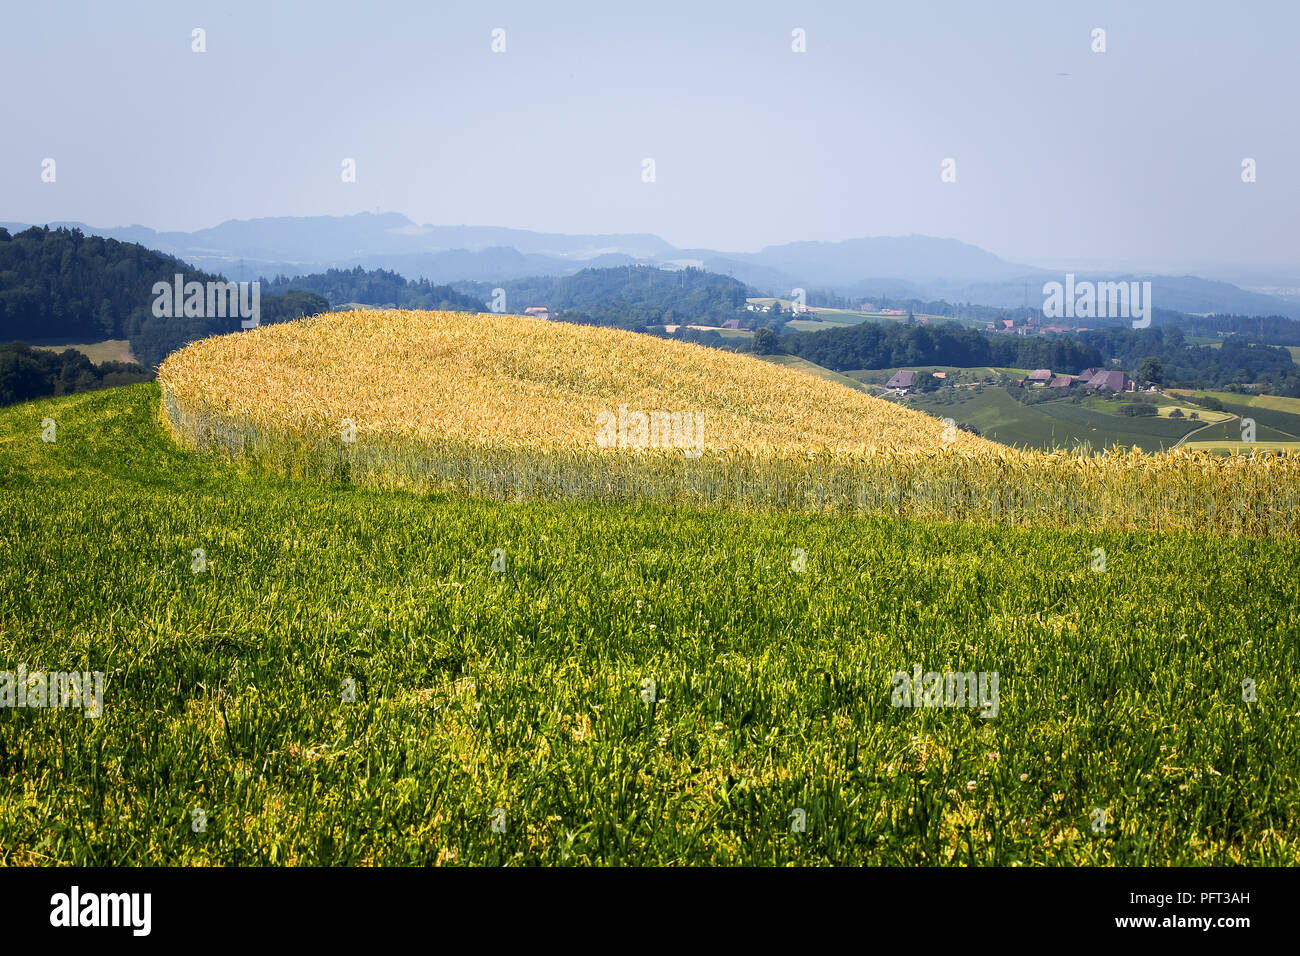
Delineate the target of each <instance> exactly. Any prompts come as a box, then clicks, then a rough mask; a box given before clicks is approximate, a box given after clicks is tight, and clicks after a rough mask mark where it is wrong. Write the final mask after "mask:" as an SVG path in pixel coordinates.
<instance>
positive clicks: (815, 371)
mask: <svg viewBox="0 0 1300 956" xmlns="http://www.w3.org/2000/svg"><path fill="white" fill-rule="evenodd" d="M755 357H756V358H760V359H762V360H763V361H765V362H771V363H772V364H773V365H782V366H784V367H786V368H793V369H797V370H798V371H800V372H807V373H808V374H809V375H816V376H817V377H818V378H824V379H826V380H827V381H828V382H838V383H839V384H840V385H843V386H845V387H846V388H852V389H856V390H857V391H859V392H870V391H871V389H869V388H868V387H867V386H865V385H864V384H863V383H862V382H860V381H857V380H856V379H852V378H849V377H848V376H847V375H841V374H840V373H839V372H832V371H831V370H830V369H828V368H824V367H822V366H821V365H818V364H816V363H815V362H810V361H808V360H807V359H805V358H799V356H797V355H758V356H755Z"/></svg>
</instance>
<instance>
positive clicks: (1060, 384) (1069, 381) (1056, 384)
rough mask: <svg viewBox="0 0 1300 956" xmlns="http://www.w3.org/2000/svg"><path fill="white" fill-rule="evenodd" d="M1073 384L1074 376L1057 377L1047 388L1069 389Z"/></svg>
mask: <svg viewBox="0 0 1300 956" xmlns="http://www.w3.org/2000/svg"><path fill="white" fill-rule="evenodd" d="M1073 384H1074V376H1072V375H1058V376H1056V377H1055V378H1053V379H1052V381H1051V382H1050V383H1049V384H1048V386H1047V387H1048V388H1069V387H1070V386H1071V385H1073Z"/></svg>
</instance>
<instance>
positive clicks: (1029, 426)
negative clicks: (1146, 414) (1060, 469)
mask: <svg viewBox="0 0 1300 956" xmlns="http://www.w3.org/2000/svg"><path fill="white" fill-rule="evenodd" d="M952 391H953V392H954V393H955V394H950V393H949V391H948V390H944V391H943V392H939V393H935V392H931V393H923V394H919V395H916V396H909V397H908V405H909V407H912V408H916V409H918V410H920V411H923V412H927V413H928V414H931V415H935V416H937V417H939V418H951V419H953V421H955V422H958V423H960V424H963V425H973V426H974V427H976V428H978V429H979V432H980V434H981V435H983V436H984V437H985V438H991V439H993V440H994V441H999V442H1002V443H1003V444H1007V445H1015V446H1018V447H1021V448H1042V449H1051V448H1074V447H1076V446H1078V445H1081V444H1084V443H1087V444H1089V445H1091V446H1092V448H1093V449H1094V450H1098V451H1100V450H1102V449H1105V448H1112V447H1114V446H1116V445H1124V446H1128V447H1132V446H1137V447H1139V448H1143V449H1145V450H1147V451H1158V450H1161V449H1167V448H1170V447H1172V446H1173V445H1174V443H1176V442H1177V441H1178V439H1179V438H1181V437H1182V436H1183V435H1185V434H1187V433H1188V432H1190V431H1192V430H1194V429H1195V428H1197V427H1198V425H1197V423H1196V422H1183V421H1178V420H1171V419H1168V418H1161V417H1159V416H1153V417H1150V418H1129V417H1128V416H1124V415H1116V414H1112V413H1111V412H1108V411H1103V410H1101V409H1100V408H1096V407H1090V406H1088V405H1086V404H1085V405H1074V404H1071V403H1070V402H1067V401H1054V402H1042V403H1040V404H1037V405H1022V404H1021V403H1020V402H1017V401H1016V400H1015V399H1014V398H1012V397H1011V396H1010V395H1009V394H1008V393H1007V391H1006V389H1003V388H999V387H992V386H986V387H985V388H984V389H983V391H982V392H980V393H978V394H976V393H975V392H974V391H973V390H967V389H959V390H952ZM949 399H951V401H948V400H949ZM1103 404H1104V403H1103ZM1110 407H1111V408H1115V409H1118V406H1116V405H1110Z"/></svg>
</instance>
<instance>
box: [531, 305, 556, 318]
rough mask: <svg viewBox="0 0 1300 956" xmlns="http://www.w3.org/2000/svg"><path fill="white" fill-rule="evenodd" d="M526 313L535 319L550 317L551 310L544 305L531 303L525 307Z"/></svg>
mask: <svg viewBox="0 0 1300 956" xmlns="http://www.w3.org/2000/svg"><path fill="white" fill-rule="evenodd" d="M524 315H531V316H532V317H533V318H535V319H549V318H550V317H551V310H550V309H548V308H547V307H546V306H544V305H530V306H529V307H528V308H526V309H524Z"/></svg>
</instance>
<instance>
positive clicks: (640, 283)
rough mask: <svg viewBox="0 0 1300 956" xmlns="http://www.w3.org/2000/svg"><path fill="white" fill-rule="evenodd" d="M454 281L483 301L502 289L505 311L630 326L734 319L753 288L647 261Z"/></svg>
mask: <svg viewBox="0 0 1300 956" xmlns="http://www.w3.org/2000/svg"><path fill="white" fill-rule="evenodd" d="M456 285H457V287H458V288H460V289H462V290H464V291H466V292H468V293H471V294H475V295H477V296H479V297H481V300H482V301H484V302H488V301H490V300H491V298H492V290H493V288H501V289H504V290H505V296H506V299H505V307H506V311H507V312H518V313H522V312H523V311H524V309H526V308H528V307H529V306H545V307H547V308H549V309H550V310H551V312H552V313H558V315H557V317H558V318H559V319H560V320H561V321H567V322H580V323H583V324H586V325H612V326H616V327H618V328H621V329H631V330H633V331H645V328H646V326H648V325H678V324H684V323H685V324H690V323H694V324H701V325H708V324H710V323H711V322H719V323H720V322H723V321H725V320H726V319H734V318H736V317H737V316H739V315H743V312H741V311H740V310H742V309H744V307H745V299H746V297H747V296H751V295H754V294H755V293H754V292H753V291H752V290H751V289H749V288H748V287H747V286H746V285H745V284H744V283H743V282H740V281H738V280H736V279H732V278H730V277H729V276H724V275H718V274H717V273H714V272H706V271H705V270H703V269H693V268H692V269H678V270H672V271H670V270H667V269H656V268H653V267H651V266H618V267H615V268H612V269H583V270H582V271H581V272H577V273H574V274H573V275H570V276H536V277H533V278H529V279H515V280H511V281H508V282H502V283H500V285H499V286H495V287H494V286H493V285H492V284H491V283H486V282H472V283H457V284H456Z"/></svg>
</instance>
